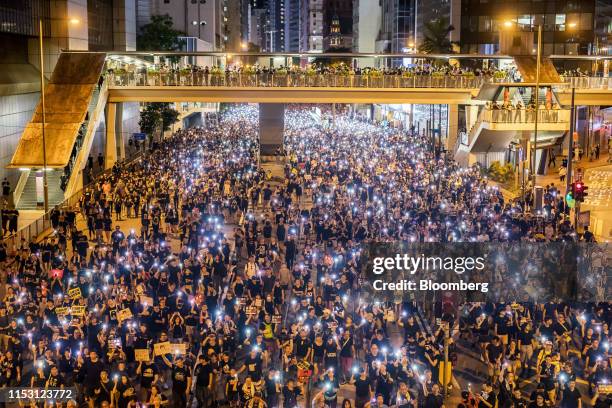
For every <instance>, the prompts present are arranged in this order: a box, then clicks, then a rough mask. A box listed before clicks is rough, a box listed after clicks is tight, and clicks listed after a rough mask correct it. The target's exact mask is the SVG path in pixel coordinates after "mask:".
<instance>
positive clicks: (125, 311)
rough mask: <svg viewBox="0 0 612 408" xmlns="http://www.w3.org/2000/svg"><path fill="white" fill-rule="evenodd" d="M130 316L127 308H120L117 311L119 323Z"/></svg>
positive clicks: (130, 313) (130, 312)
mask: <svg viewBox="0 0 612 408" xmlns="http://www.w3.org/2000/svg"><path fill="white" fill-rule="evenodd" d="M131 317H132V311H131V310H130V309H128V308H125V309H123V310H120V311H118V312H117V320H119V323H121V322H122V321H124V320H127V319H130V318H131Z"/></svg>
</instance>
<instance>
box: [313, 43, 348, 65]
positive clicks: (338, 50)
mask: <svg viewBox="0 0 612 408" xmlns="http://www.w3.org/2000/svg"><path fill="white" fill-rule="evenodd" d="M326 52H327V53H329V54H344V53H350V52H351V49H350V48H348V47H335V48H330V49H329V50H327V51H326ZM351 62H352V58H350V57H325V58H323V57H316V58H315V59H314V60H313V61H312V63H313V64H316V65H322V66H329V67H335V66H337V65H340V64H345V65H348V66H351Z"/></svg>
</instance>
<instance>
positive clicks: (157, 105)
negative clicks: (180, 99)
mask: <svg viewBox="0 0 612 408" xmlns="http://www.w3.org/2000/svg"><path fill="white" fill-rule="evenodd" d="M178 116H179V113H178V111H177V110H175V109H173V108H172V107H171V106H170V103H167V102H152V103H148V104H147V105H146V106H145V108H144V109H143V110H142V112H140V121H139V122H138V125H140V131H141V132H142V133H146V134H148V135H153V134H154V133H155V132H156V131H157V130H158V129H159V128H160V126H161V129H162V131H166V130H170V127H171V126H172V125H173V124H174V123H176V122H178Z"/></svg>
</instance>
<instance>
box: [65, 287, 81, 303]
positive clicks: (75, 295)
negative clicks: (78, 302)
mask: <svg viewBox="0 0 612 408" xmlns="http://www.w3.org/2000/svg"><path fill="white" fill-rule="evenodd" d="M68 297H69V298H70V299H73V300H74V299H79V298H81V297H83V295H82V294H81V288H72V289H69V290H68Z"/></svg>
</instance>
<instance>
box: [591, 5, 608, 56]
mask: <svg viewBox="0 0 612 408" xmlns="http://www.w3.org/2000/svg"><path fill="white" fill-rule="evenodd" d="M595 15H596V19H595V48H594V50H593V53H594V54H597V55H612V1H610V0H597V2H596V4H595Z"/></svg>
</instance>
